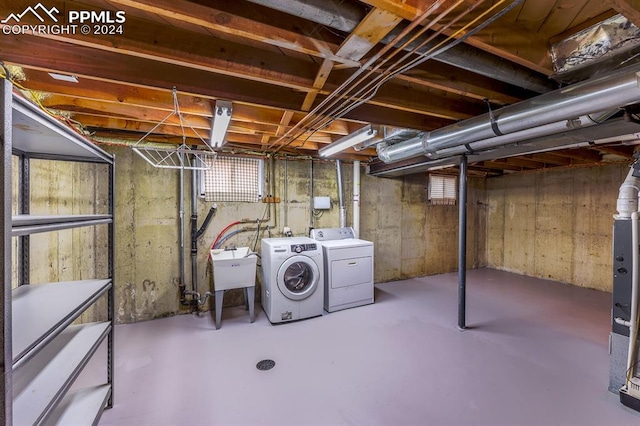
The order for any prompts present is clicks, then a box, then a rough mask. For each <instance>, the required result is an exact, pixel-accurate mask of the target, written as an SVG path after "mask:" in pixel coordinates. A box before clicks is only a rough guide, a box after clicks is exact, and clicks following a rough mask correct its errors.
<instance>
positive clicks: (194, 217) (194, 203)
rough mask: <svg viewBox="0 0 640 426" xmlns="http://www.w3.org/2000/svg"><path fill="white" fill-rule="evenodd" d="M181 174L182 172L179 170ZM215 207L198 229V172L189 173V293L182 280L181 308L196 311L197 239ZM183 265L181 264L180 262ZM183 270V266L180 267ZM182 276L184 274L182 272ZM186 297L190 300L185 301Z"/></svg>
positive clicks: (207, 224) (214, 206)
mask: <svg viewBox="0 0 640 426" xmlns="http://www.w3.org/2000/svg"><path fill="white" fill-rule="evenodd" d="M181 173H183V171H182V170H181ZM216 209H217V205H216V204H215V203H214V204H213V205H212V206H211V208H210V209H209V212H208V213H207V217H206V218H205V219H204V222H203V223H202V226H201V227H200V229H198V172H197V170H192V171H191V291H186V284H185V283H184V275H182V276H183V279H182V280H181V283H180V304H181V305H182V306H191V307H192V308H194V309H196V308H197V306H198V301H199V299H200V295H199V294H198V239H199V238H200V237H202V235H203V234H204V232H205V231H206V229H207V227H208V226H209V224H210V223H211V219H213V216H214V215H215V213H216ZM181 263H182V264H183V262H181ZM182 269H184V266H182ZM183 274H184V272H183ZM187 295H190V296H191V299H189V300H187Z"/></svg>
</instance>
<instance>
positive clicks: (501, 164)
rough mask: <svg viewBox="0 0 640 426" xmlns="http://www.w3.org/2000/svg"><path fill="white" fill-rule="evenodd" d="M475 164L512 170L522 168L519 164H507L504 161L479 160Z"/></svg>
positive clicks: (517, 170)
mask: <svg viewBox="0 0 640 426" xmlns="http://www.w3.org/2000/svg"><path fill="white" fill-rule="evenodd" d="M477 165H478V166H481V167H484V168H487V169H496V170H513V171H514V172H521V171H522V170H523V168H522V167H520V166H516V165H514V164H507V163H506V162H500V161H481V162H479V163H477Z"/></svg>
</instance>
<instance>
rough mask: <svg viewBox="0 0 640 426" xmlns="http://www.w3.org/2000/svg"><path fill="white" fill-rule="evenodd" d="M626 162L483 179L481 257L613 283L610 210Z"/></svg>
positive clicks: (533, 272) (587, 283)
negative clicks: (484, 226) (484, 200)
mask: <svg viewBox="0 0 640 426" xmlns="http://www.w3.org/2000/svg"><path fill="white" fill-rule="evenodd" d="M627 172H628V166H626V165H621V164H611V165H607V166H600V167H585V168H574V169H561V170H557V171H556V170H541V171H537V172H527V173H517V174H513V175H510V176H504V177H500V178H491V179H488V180H487V200H488V215H487V218H488V220H487V227H488V234H487V236H488V238H487V265H488V266H489V267H492V268H496V269H502V270H506V271H511V272H517V273H520V274H524V275H528V276H534V277H539V278H546V279H552V280H557V281H561V282H565V283H570V284H574V285H577V286H581V287H588V288H595V289H599V290H605V291H611V290H612V278H611V268H612V261H611V244H612V225H613V218H612V215H613V214H615V213H616V199H617V196H618V188H619V187H620V184H621V183H622V181H623V180H624V177H625V175H626V174H627Z"/></svg>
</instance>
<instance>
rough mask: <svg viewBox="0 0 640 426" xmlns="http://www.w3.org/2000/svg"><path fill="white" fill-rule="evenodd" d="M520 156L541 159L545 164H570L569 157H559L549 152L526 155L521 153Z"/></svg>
mask: <svg viewBox="0 0 640 426" xmlns="http://www.w3.org/2000/svg"><path fill="white" fill-rule="evenodd" d="M522 157H524V158H531V159H533V160H535V161H541V162H544V163H545V164H552V165H554V166H568V165H570V164H571V160H570V159H567V158H564V157H560V156H558V155H555V154H552V153H549V152H547V153H539V154H527V155H523V156H522Z"/></svg>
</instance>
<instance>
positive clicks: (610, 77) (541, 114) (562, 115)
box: [378, 64, 640, 163]
mask: <svg viewBox="0 0 640 426" xmlns="http://www.w3.org/2000/svg"><path fill="white" fill-rule="evenodd" d="M638 72H640V64H635V65H632V66H629V67H626V68H623V69H620V70H618V71H615V72H612V73H609V74H605V75H603V76H600V77H597V78H593V79H590V80H586V81H583V82H580V83H576V84H573V85H570V86H567V87H565V88H562V89H559V90H555V91H553V92H549V93H546V94H543V95H540V96H537V97H535V98H531V99H527V100H525V101H522V102H519V103H517V104H514V105H510V106H506V107H504V108H501V109H499V110H496V111H495V112H489V113H487V114H483V115H480V116H478V117H474V118H470V119H468V120H464V121H461V122H459V123H456V124H452V125H450V126H446V127H442V128H440V129H437V130H434V131H432V132H427V133H424V134H423V135H420V136H418V137H415V138H412V139H409V140H406V141H404V142H400V143H397V144H395V145H386V144H381V145H378V157H379V158H380V159H381V160H382V161H384V162H385V163H393V162H396V161H400V160H404V159H407V158H411V157H417V156H420V155H427V156H429V155H431V156H434V157H438V155H439V154H442V152H443V150H445V149H450V148H454V147H456V148H459V147H465V145H469V144H472V143H475V142H478V141H483V143H485V144H489V145H490V146H495V145H491V144H492V142H496V140H494V139H495V138H500V137H504V135H509V134H512V133H515V132H519V134H517V135H513V136H512V137H506V138H504V140H502V141H500V140H498V141H497V142H496V143H497V144H498V145H502V144H507V143H511V142H514V141H516V140H517V139H520V140H525V139H530V138H533V137H540V136H546V135H551V134H554V133H558V132H560V131H562V130H561V129H562V128H563V127H564V128H565V129H566V128H571V127H570V126H578V127H580V126H585V125H588V124H589V118H588V117H583V116H588V115H590V114H594V113H596V112H599V111H603V110H612V109H616V108H620V107H623V106H626V105H629V104H632V103H635V102H638V101H640V85H639V82H638ZM550 124H553V125H552V126H547V125H550ZM594 124H597V122H596V123H594ZM541 126H547V128H546V129H545V128H541ZM465 148H466V149H465V151H466V152H470V151H472V150H473V148H472V147H471V146H466V147H465ZM458 151H460V150H459V149H457V150H454V151H449V152H446V151H444V152H446V153H447V155H454V154H455V153H461V152H458Z"/></svg>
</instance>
